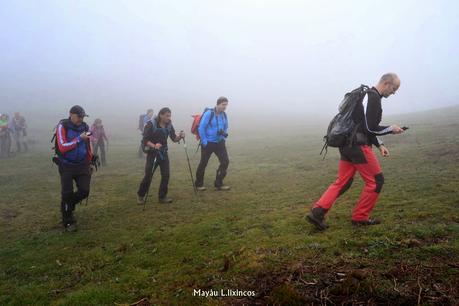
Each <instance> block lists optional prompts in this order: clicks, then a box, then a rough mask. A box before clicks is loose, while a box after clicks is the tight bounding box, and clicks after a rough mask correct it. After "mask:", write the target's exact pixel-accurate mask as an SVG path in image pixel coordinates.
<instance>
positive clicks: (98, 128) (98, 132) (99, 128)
mask: <svg viewBox="0 0 459 306" xmlns="http://www.w3.org/2000/svg"><path fill="white" fill-rule="evenodd" d="M89 131H90V132H91V134H92V135H91V143H92V147H93V149H94V155H97V154H98V152H99V149H100V160H101V163H102V166H106V165H107V163H106V159H105V153H106V152H105V148H106V147H105V145H107V147H108V138H107V135H106V134H105V129H104V126H103V125H102V120H101V119H99V118H97V119H96V120H94V123H93V124H92V125H91V128H90V129H89Z"/></svg>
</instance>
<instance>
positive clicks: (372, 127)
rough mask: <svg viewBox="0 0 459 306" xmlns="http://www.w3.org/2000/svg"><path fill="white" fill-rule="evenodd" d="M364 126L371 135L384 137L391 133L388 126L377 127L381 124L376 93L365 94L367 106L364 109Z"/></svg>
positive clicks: (379, 104)
mask: <svg viewBox="0 0 459 306" xmlns="http://www.w3.org/2000/svg"><path fill="white" fill-rule="evenodd" d="M364 109H365V124H366V128H367V130H368V132H370V133H371V134H373V135H381V136H382V135H386V134H390V133H392V129H391V128H390V126H382V125H379V123H380V122H381V115H380V114H381V99H380V98H379V97H378V96H377V94H376V93H373V92H369V93H368V94H367V105H366V107H365V105H364Z"/></svg>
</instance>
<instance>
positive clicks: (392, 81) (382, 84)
mask: <svg viewBox="0 0 459 306" xmlns="http://www.w3.org/2000/svg"><path fill="white" fill-rule="evenodd" d="M399 87H400V78H399V77H398V76H397V75H396V74H395V73H392V72H390V73H386V74H384V75H383V76H382V77H381V79H379V82H378V85H376V89H377V90H378V92H379V93H380V94H381V95H382V96H383V97H384V98H387V97H389V96H391V95H393V94H395V92H396V91H397V90H398V88H399Z"/></svg>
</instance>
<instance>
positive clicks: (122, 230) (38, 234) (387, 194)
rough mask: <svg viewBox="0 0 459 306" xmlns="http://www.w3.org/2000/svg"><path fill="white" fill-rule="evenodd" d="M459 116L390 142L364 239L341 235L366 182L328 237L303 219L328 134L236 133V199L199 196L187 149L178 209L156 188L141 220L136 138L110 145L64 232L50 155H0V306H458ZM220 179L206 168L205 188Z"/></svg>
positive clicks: (302, 130) (332, 160) (331, 163)
mask: <svg viewBox="0 0 459 306" xmlns="http://www.w3.org/2000/svg"><path fill="white" fill-rule="evenodd" d="M458 113H459V111H458V109H457V108H452V109H449V110H448V111H440V112H437V113H434V115H428V114H427V115H426V114H424V115H423V116H422V119H421V120H420V119H419V118H421V117H420V116H411V117H410V116H406V117H405V118H403V119H405V120H404V122H407V123H408V124H409V125H411V126H412V129H411V130H410V131H409V133H407V134H406V135H402V136H399V137H395V136H394V137H386V143H387V145H388V146H389V147H390V148H391V149H392V150H391V153H392V156H391V157H390V158H388V159H384V160H382V158H380V160H381V162H382V166H383V169H384V174H385V178H386V184H385V186H384V188H383V193H382V196H381V198H380V201H379V203H378V205H377V207H376V208H375V211H374V215H377V216H379V217H381V218H382V219H383V220H384V223H383V224H382V225H380V226H376V227H372V228H366V229H354V228H352V227H351V226H350V224H349V219H350V213H351V207H352V206H353V205H354V203H355V201H356V199H357V197H358V194H359V192H360V189H361V187H362V183H361V181H360V180H356V182H355V183H354V186H353V188H351V190H350V191H349V192H348V193H346V194H345V195H344V196H343V197H342V198H340V199H339V201H338V202H337V204H336V206H335V207H334V209H333V210H332V212H331V213H330V214H329V221H328V222H329V224H330V225H331V227H330V229H329V230H327V231H326V232H324V233H317V232H315V231H314V230H313V229H312V228H311V227H310V225H309V224H307V223H306V222H305V221H304V219H303V217H304V215H305V212H306V209H307V207H308V205H310V204H311V203H312V202H313V201H314V200H316V199H317V198H318V197H319V196H320V195H321V193H322V192H323V191H324V189H325V188H326V187H327V185H328V184H329V183H330V182H331V181H332V180H333V178H334V176H335V171H336V164H337V160H338V155H337V153H336V151H335V150H332V149H331V150H330V152H329V155H328V156H327V158H326V159H325V160H324V161H322V159H321V157H319V156H318V154H317V153H318V151H319V150H320V147H321V139H320V136H318V135H321V133H320V132H321V131H322V130H320V131H317V132H316V131H315V130H311V129H310V128H309V127H301V126H300V127H298V128H296V129H293V128H292V129H289V128H285V129H276V130H275V131H274V132H272V133H270V135H268V136H265V137H261V136H260V133H252V135H248V136H247V135H246V136H244V137H242V136H241V135H239V137H237V136H238V135H232V136H233V138H232V139H231V141H230V142H229V144H228V147H229V152H230V157H231V164H230V171H229V176H228V179H227V183H229V184H231V185H232V186H233V190H232V191H231V192H228V193H215V192H213V191H207V192H205V193H203V194H202V196H201V197H200V200H199V201H197V200H196V199H194V198H193V196H192V190H191V187H190V182H189V176H188V172H187V171H188V170H187V166H186V159H185V156H184V152H183V148H182V147H180V146H174V145H171V150H170V158H171V160H172V165H171V171H172V177H171V182H170V196H171V197H173V198H174V199H175V202H174V203H173V204H172V205H169V206H165V205H160V204H158V203H157V201H156V197H155V195H156V190H157V183H158V179H155V183H154V185H153V186H152V192H151V194H152V195H153V196H152V197H151V198H150V199H151V200H150V201H149V203H148V206H147V210H146V211H145V212H142V210H141V207H139V206H137V205H136V204H135V192H136V190H137V187H138V183H139V181H140V179H141V176H142V169H143V161H141V160H137V159H135V158H132V157H133V156H135V146H136V143H137V139H130V140H127V141H126V140H125V139H123V138H119V139H116V138H114V139H113V141H112V142H113V145H112V146H111V147H110V152H109V164H110V166H109V167H108V168H106V169H102V170H101V171H100V172H98V173H97V174H96V175H95V176H94V178H93V184H92V187H93V188H92V192H91V197H90V201H89V205H88V206H80V207H78V208H77V210H76V216H77V218H78V225H79V231H78V232H77V233H74V234H67V233H63V232H62V230H61V227H60V225H59V221H60V213H59V205H58V203H59V184H58V182H59V181H58V175H57V170H56V168H55V167H53V166H52V165H51V164H50V163H49V162H48V160H49V153H48V152H47V151H46V150H45V148H46V147H47V145H46V144H43V145H41V146H40V145H37V146H36V147H35V150H36V152H35V153H33V154H32V153H29V154H27V155H22V156H17V157H15V158H14V159H10V160H0V167H1V169H2V170H1V173H0V195H1V203H0V304H1V305H4V304H11V305H26V304H34V305H39V304H44V305H45V304H50V303H51V304H58V305H96V304H97V305H103V304H107V305H113V304H114V303H132V302H134V301H137V300H139V299H141V298H144V297H147V298H148V300H149V301H150V302H151V303H153V304H178V303H180V304H201V303H202V304H225V303H244V302H245V303H255V300H243V299H235V298H234V299H229V298H227V299H205V298H198V297H192V295H191V292H192V289H193V288H202V289H206V288H213V289H218V288H235V289H243V290H245V289H247V290H248V289H254V290H256V291H257V292H258V293H259V296H258V298H257V301H258V302H259V303H288V304H293V303H294V302H297V303H298V304H304V303H307V302H310V303H312V302H315V303H319V302H326V301H327V299H329V300H328V301H334V302H342V301H348V302H351V301H368V300H369V299H372V301H376V302H379V303H383V302H386V303H387V302H388V301H390V302H391V303H395V302H400V303H401V302H406V303H416V302H417V301H418V299H420V301H421V302H422V303H427V304H428V303H434V302H441V303H445V304H448V303H450V304H454V303H458V302H459V301H458V292H457V289H456V288H457V287H459V280H458V279H459V278H458V264H459V262H458V259H457V258H458V255H459V242H458V233H459V224H458V222H459V214H458V208H459V193H458V186H459V184H458V183H459V175H458V172H457V165H458V161H459V153H458V152H459V136H457V135H458V134H457V129H458V127H459V125H458V124H457V122H456V121H457V117H458V116H457V115H458ZM440 117H441V118H442V120H446V122H441V121H442V120H438V119H436V118H440ZM445 118H446V119H445ZM192 149H193V148H191V149H190V152H191V151H192ZM37 152H38V153H37ZM197 158H198V157H197V156H195V157H194V158H193V161H192V162H193V164H194V166H196V164H197ZM215 169H216V161H215V160H213V161H212V162H211V163H210V164H209V167H208V170H209V171H208V172H207V174H206V182H207V184H208V185H209V186H210V185H211V182H212V177H213V175H214V173H215V172H214V171H215ZM225 263H226V264H225ZM225 266H226V267H225ZM226 268H227V269H226ZM337 273H342V274H337ZM427 289H428V290H427ZM370 301H371V300H370Z"/></svg>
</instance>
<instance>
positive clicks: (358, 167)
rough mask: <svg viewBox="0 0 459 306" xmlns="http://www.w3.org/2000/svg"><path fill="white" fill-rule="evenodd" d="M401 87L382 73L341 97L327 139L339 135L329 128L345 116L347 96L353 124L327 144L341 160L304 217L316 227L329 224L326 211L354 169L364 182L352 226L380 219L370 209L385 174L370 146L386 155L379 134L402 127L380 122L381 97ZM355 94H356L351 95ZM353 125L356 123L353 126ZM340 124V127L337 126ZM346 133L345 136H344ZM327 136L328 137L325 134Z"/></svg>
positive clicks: (348, 184)
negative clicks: (375, 80) (332, 178)
mask: <svg viewBox="0 0 459 306" xmlns="http://www.w3.org/2000/svg"><path fill="white" fill-rule="evenodd" d="M399 87H400V79H399V77H398V76H397V75H396V74H394V73H387V74H384V75H383V76H382V77H381V79H380V80H379V82H378V83H377V85H376V86H374V87H372V88H369V87H367V86H364V85H362V86H361V87H360V88H358V89H355V90H353V91H352V92H350V93H348V94H346V96H345V100H343V102H342V104H341V107H340V113H339V114H338V115H337V116H336V117H335V118H334V120H332V122H331V123H330V126H329V129H328V132H327V133H328V134H327V136H326V139H327V141H329V142H330V143H333V141H335V140H336V139H338V138H334V139H332V137H331V136H336V135H331V132H333V131H336V129H335V126H336V125H335V126H333V124H335V123H336V120H342V118H344V117H345V116H346V113H344V112H345V110H343V103H344V102H346V103H351V102H352V101H351V102H350V101H349V100H350V99H354V100H355V101H353V102H352V103H351V104H348V105H351V106H350V107H352V108H348V109H352V111H351V112H349V119H350V120H349V121H342V122H347V123H348V124H349V125H352V127H353V128H352V129H353V130H352V132H351V133H349V134H344V135H345V136H344V137H342V138H341V139H346V141H344V142H343V143H342V144H340V145H330V146H335V147H338V148H339V152H340V161H339V164H338V177H337V179H336V181H335V182H334V183H333V184H331V185H330V186H329V187H328V189H327V190H326V191H325V193H324V194H323V195H322V197H321V198H320V199H319V200H318V201H317V202H315V203H314V205H313V207H312V209H311V211H310V213H309V215H308V216H307V219H308V221H309V222H310V223H312V224H313V225H315V226H316V227H317V228H318V229H319V230H324V229H326V228H327V227H328V225H327V224H325V215H326V214H327V212H328V211H329V210H330V209H331V208H332V206H333V204H334V203H335V201H336V200H337V198H338V197H339V196H340V195H342V194H343V193H344V192H346V190H348V189H349V188H350V187H351V184H352V182H353V179H354V175H355V173H356V172H359V173H360V176H361V177H362V178H363V180H364V182H365V186H364V188H363V191H362V193H361V195H360V198H359V200H358V202H357V204H356V206H355V208H354V210H353V212H352V219H351V223H352V224H353V225H355V226H360V225H375V224H379V223H380V222H381V221H380V220H378V219H374V218H370V214H371V211H372V210H373V207H374V206H375V204H376V202H377V200H378V197H379V194H380V192H381V190H382V186H383V184H384V176H383V173H382V171H381V166H380V164H379V162H378V159H377V158H376V155H375V153H374V152H373V150H372V146H373V145H374V146H376V147H377V148H378V150H379V151H380V153H381V155H382V156H383V157H387V156H389V150H388V149H387V148H386V146H385V145H384V143H383V142H382V139H381V138H379V137H380V136H383V135H387V134H401V133H403V132H404V130H405V129H407V128H406V127H405V128H401V127H400V126H398V125H397V124H392V125H388V126H385V125H380V123H381V119H382V107H381V100H382V98H388V97H390V96H391V95H393V94H395V93H396V92H397V90H398V88H399ZM354 97H355V98H354ZM354 126H355V127H354ZM339 128H342V127H339V125H338V129H339ZM344 128H345V127H344ZM346 135H347V138H346ZM327 137H328V138H327Z"/></svg>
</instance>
